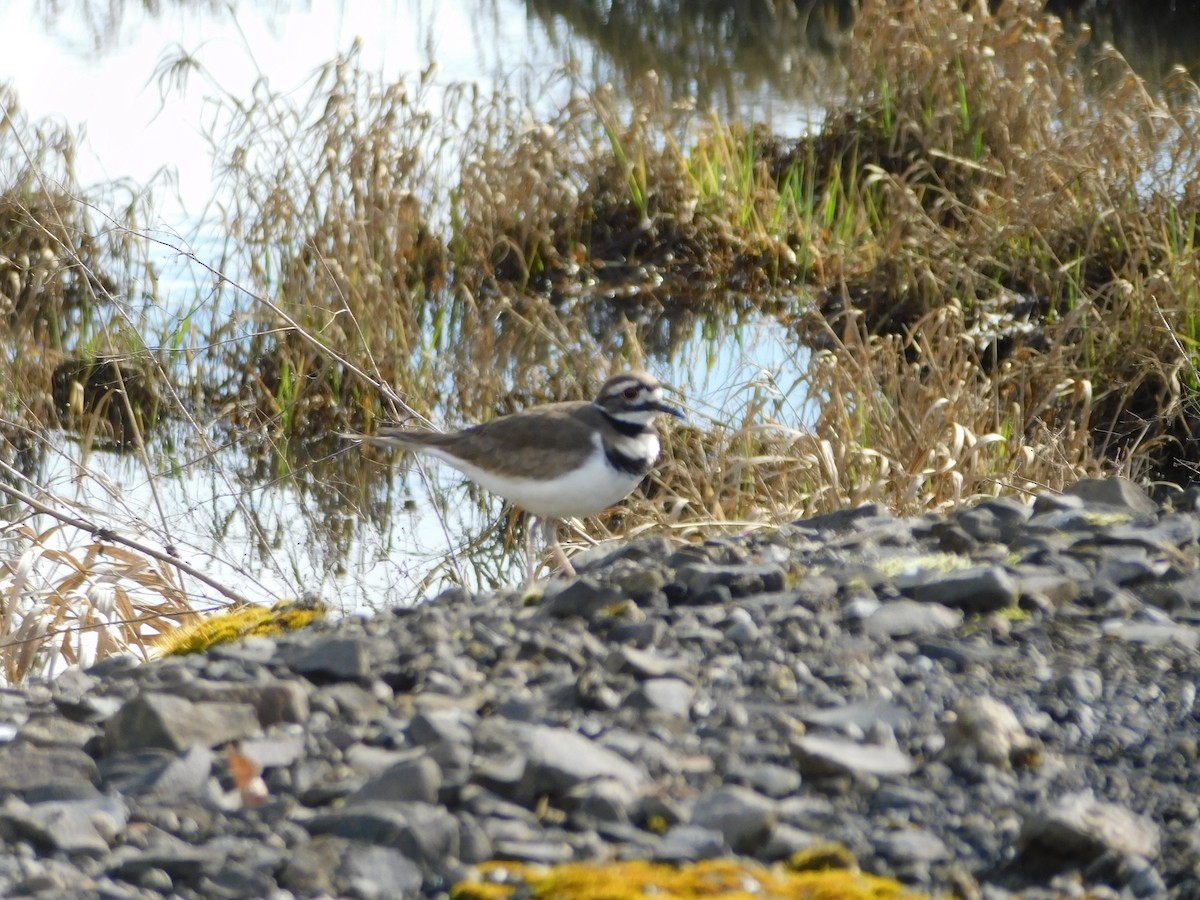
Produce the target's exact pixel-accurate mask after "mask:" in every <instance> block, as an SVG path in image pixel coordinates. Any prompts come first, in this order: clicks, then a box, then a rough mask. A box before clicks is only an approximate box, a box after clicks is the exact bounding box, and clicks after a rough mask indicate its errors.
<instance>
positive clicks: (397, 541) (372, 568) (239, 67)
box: [0, 0, 836, 610]
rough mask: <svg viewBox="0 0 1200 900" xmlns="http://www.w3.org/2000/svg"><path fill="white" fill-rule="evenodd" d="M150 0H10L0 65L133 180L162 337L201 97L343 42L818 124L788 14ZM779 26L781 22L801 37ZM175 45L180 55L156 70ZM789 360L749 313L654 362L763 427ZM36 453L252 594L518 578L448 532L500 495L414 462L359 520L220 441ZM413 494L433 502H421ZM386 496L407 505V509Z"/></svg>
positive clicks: (181, 296) (134, 527)
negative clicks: (171, 449)
mask: <svg viewBox="0 0 1200 900" xmlns="http://www.w3.org/2000/svg"><path fill="white" fill-rule="evenodd" d="M158 6H159V7H160V8H159V11H158V12H155V13H151V12H148V11H147V10H146V8H145V7H146V5H145V4H135V3H127V4H123V3H121V2H120V0H114V2H111V3H109V2H104V3H89V2H87V0H76V2H74V3H71V4H69V5H67V6H64V5H63V4H51V3H47V2H45V0H41V2H39V0H10V2H8V3H6V4H4V5H3V7H2V8H0V34H4V35H7V36H10V37H11V36H13V35H19V36H20V39H18V40H11V39H10V40H9V41H7V42H6V52H5V53H4V54H3V55H0V80H5V81H9V82H12V83H13V84H14V85H15V87H16V90H17V92H18V96H19V98H20V102H21V104H22V107H23V110H24V112H25V114H26V115H27V116H29V117H30V119H32V120H38V119H42V118H46V117H49V118H52V119H55V120H59V121H63V122H66V123H68V124H69V125H71V126H72V127H76V128H79V129H80V130H81V132H82V134H83V141H82V144H81V151H80V153H79V156H78V158H77V160H76V170H77V173H78V175H79V177H80V179H81V181H82V182H83V183H85V184H88V183H99V182H107V181H112V180H120V179H127V180H129V181H130V182H131V183H132V184H134V185H151V186H153V188H154V206H153V217H152V219H151V221H150V222H149V223H148V224H149V229H150V232H151V234H152V235H153V236H155V237H157V238H159V239H161V240H162V241H163V243H162V244H154V245H153V250H152V262H153V263H154V264H155V265H156V266H157V267H158V269H159V270H160V272H161V278H160V285H159V287H160V298H161V300H162V304H161V307H153V308H146V309H144V310H138V311H137V312H138V314H139V315H146V316H148V317H150V319H149V320H148V324H149V327H150V328H151V330H152V331H157V332H162V333H169V332H171V331H172V330H173V329H174V327H175V325H176V324H177V323H178V322H179V320H180V319H181V317H182V315H183V312H184V311H186V310H189V309H192V308H193V307H194V306H195V305H196V303H197V302H198V301H197V298H198V297H199V298H201V299H203V298H204V297H205V296H206V290H207V289H206V288H205V283H206V282H211V280H212V277H211V273H209V272H208V271H207V270H205V269H203V268H202V267H200V266H197V265H196V263H194V262H193V261H192V260H191V259H189V258H188V257H187V256H186V255H184V254H182V253H180V252H179V250H178V249H176V248H180V249H183V250H189V251H191V252H194V253H195V255H196V256H197V257H198V258H199V259H201V260H204V261H212V260H216V259H217V258H218V250H219V247H220V244H221V235H220V234H217V233H214V231H213V228H212V226H211V223H209V224H206V221H207V220H206V219H205V215H206V212H208V211H209V210H210V209H211V207H210V204H212V203H213V202H214V200H219V198H218V197H215V196H214V194H215V192H216V190H217V189H216V179H215V177H214V173H213V168H212V163H213V160H212V158H211V144H210V138H209V136H208V135H209V133H210V132H211V130H212V128H213V124H214V121H215V120H216V117H217V115H218V110H219V108H220V107H219V103H220V102H228V98H245V97H249V96H250V95H251V93H252V91H253V90H254V87H255V85H256V84H258V83H266V84H267V85H269V86H270V87H271V88H272V89H275V90H281V91H284V92H285V93H290V94H294V95H297V96H306V95H307V93H308V91H309V90H310V89H311V84H312V80H313V78H314V73H315V72H316V71H318V69H319V68H320V67H321V66H322V65H323V64H325V63H326V62H327V61H329V60H330V59H332V58H334V57H335V56H337V55H338V54H341V53H346V52H348V51H350V50H351V49H354V52H356V53H357V54H358V58H359V60H360V63H361V65H362V67H363V68H364V69H365V70H367V71H373V72H378V73H379V74H380V75H381V76H382V77H383V78H385V79H399V78H403V77H413V76H414V74H415V73H418V72H421V71H423V70H425V69H427V67H429V66H430V65H431V64H436V66H437V73H436V76H435V78H436V83H437V84H439V85H451V84H454V83H460V82H469V83H472V84H476V85H478V86H479V88H480V90H481V91H483V92H485V93H488V92H491V91H494V90H505V91H512V92H514V93H516V94H518V95H519V96H522V97H524V99H525V102H527V103H528V105H529V107H530V109H531V115H533V116H535V117H536V115H537V113H538V111H539V110H547V109H555V108H557V106H558V105H559V104H561V102H562V100H563V97H562V95H560V94H555V93H554V92H553V91H551V92H545V91H543V90H542V89H543V87H544V86H545V85H547V84H557V85H558V86H559V87H558V89H559V90H562V91H567V90H569V86H570V83H571V82H570V80H561V81H558V82H555V81H554V80H553V79H551V78H550V74H551V73H553V72H555V71H558V70H561V69H563V68H564V67H566V68H570V69H571V70H572V71H575V72H577V73H579V75H578V76H577V78H578V81H579V82H580V83H584V84H596V83H599V82H601V81H605V80H613V81H615V82H617V83H618V85H619V90H620V91H627V90H628V89H629V86H630V85H631V84H633V83H635V82H636V81H637V79H638V78H640V77H641V76H642V75H643V74H644V72H645V71H646V70H647V69H651V68H653V69H655V70H656V71H658V72H659V73H660V74H659V77H660V78H661V79H662V81H663V83H664V84H665V85H666V90H667V93H668V94H669V95H670V96H671V97H672V98H674V99H675V100H676V101H677V102H680V103H685V102H699V103H701V104H708V105H712V106H714V107H716V108H717V109H719V110H720V111H721V112H722V114H723V116H724V117H725V118H726V119H733V120H742V121H753V122H761V123H765V124H767V125H768V126H770V127H772V128H773V129H775V130H776V131H778V132H780V133H783V134H789V135H793V136H794V135H798V134H801V133H803V132H804V131H805V130H806V129H808V128H809V127H810V126H811V125H812V123H813V122H815V121H818V120H819V118H820V110H821V104H820V98H821V96H822V90H823V89H827V88H828V87H829V85H828V81H827V79H828V78H829V77H831V76H832V71H833V69H832V67H828V66H823V65H822V64H821V62H820V60H821V57H819V56H814V55H813V54H812V53H811V52H810V51H807V50H806V49H805V48H804V46H803V45H804V41H803V36H804V35H805V34H808V35H810V36H811V28H810V27H808V26H807V25H804V24H803V23H802V24H801V25H798V26H797V25H794V23H793V24H792V25H789V24H788V23H787V22H783V23H778V27H776V26H775V25H772V24H771V23H766V25H765V26H764V25H763V23H756V22H754V21H753V20H749V21H748V22H743V23H742V24H741V26H740V27H735V26H731V25H729V23H730V22H732V21H733V19H722V18H720V17H718V16H715V15H714V16H713V17H711V18H703V17H701V18H697V19H696V20H695V21H694V22H669V23H668V22H654V21H640V22H638V21H620V20H618V16H619V14H620V13H621V11H622V9H623V8H622V7H620V6H619V5H617V6H614V7H612V8H610V9H609V10H608V15H609V16H610V18H609V19H608V20H607V21H606V22H604V23H601V24H599V25H598V24H597V23H596V21H595V20H594V18H590V17H589V16H588V15H587V6H586V5H585V4H561V5H559V6H550V5H548V4H539V3H532V2H531V3H528V4H526V3H516V2H504V0H492V2H470V0H452V2H411V3H405V2H399V0H355V2H353V3H343V2H335V0H311V2H286V0H277V2H256V3H241V4H238V5H237V6H236V8H235V9H234V10H232V11H231V9H230V8H229V7H228V6H225V5H223V4H217V3H189V2H176V3H167V4H160V5H158ZM810 24H811V23H810ZM789 27H790V28H799V29H800V32H799V33H800V37H801V39H793V37H794V35H792V34H790V33H788V32H787V30H786V29H787V28H789ZM660 29H661V30H663V31H666V30H667V29H674V30H673V31H672V33H671V36H670V40H663V41H662V42H661V45H662V46H665V47H672V48H675V50H676V52H673V53H669V54H666V55H663V54H661V53H659V54H658V55H657V56H656V55H655V54H654V52H653V51H654V48H655V46H656V41H655V39H654V35H655V34H656V33H657V32H658V30H660ZM806 29H807V30H806ZM772 30H773V31H774V34H773V39H774V40H775V42H776V43H775V44H774V45H772V46H771V49H770V50H769V51H767V52H764V51H763V50H762V49H761V46H758V45H756V44H754V43H753V41H752V40H751V39H752V38H753V39H761V38H762V34H763V33H770V32H771V31H772ZM825 37H826V38H827V39H834V38H836V34H833V33H826V34H825ZM180 60H187V61H189V65H186V66H182V67H175V66H174V64H175V63H177V62H179V61H180ZM192 62H194V63H195V64H196V65H195V66H194V67H193V66H192V65H191V64H190V63H192ZM184 73H186V74H187V76H188V77H187V78H181V77H178V76H180V75H182V74H184ZM822 76H824V77H822ZM437 96H438V94H437V92H436V91H434V92H432V93H431V95H430V99H431V100H432V101H436V99H437ZM222 98H225V99H224V100H222ZM226 274H229V275H232V276H233V277H235V278H237V277H239V273H238V272H230V273H226ZM232 311H233V310H232V309H227V308H219V309H216V310H215V311H213V310H210V313H213V312H215V314H216V315H228V314H231V313H232ZM155 316H157V317H158V318H154V317H155ZM806 366H807V356H806V355H804V354H802V353H799V352H798V351H797V341H796V339H795V337H794V336H793V335H791V334H790V333H789V331H788V329H787V328H786V327H785V326H783V325H781V324H779V323H777V322H775V321H774V320H772V319H770V318H753V319H750V320H748V321H745V322H741V323H738V324H737V326H736V337H735V336H734V331H733V329H731V330H729V331H726V332H724V333H723V334H718V335H715V336H714V335H712V334H708V333H706V332H705V331H704V329H702V328H701V327H700V326H697V328H696V332H695V333H694V334H693V335H692V336H691V337H690V338H689V340H687V341H686V342H685V343H684V345H683V346H682V347H681V348H678V349H677V351H676V353H675V355H674V357H673V358H672V359H670V360H661V361H656V363H655V370H656V373H657V374H659V375H660V376H661V377H662V378H663V380H664V381H666V382H668V383H670V384H673V385H674V386H676V387H677V388H679V390H680V393H681V395H682V398H683V399H684V400H685V402H686V403H687V405H688V406H689V407H690V409H691V412H692V415H693V417H694V418H695V420H696V421H699V422H700V423H704V422H706V421H713V422H721V421H724V420H725V419H726V418H728V417H729V415H730V414H731V408H732V405H733V404H736V403H737V402H738V398H739V397H740V396H742V394H743V392H744V391H745V389H746V385H748V384H752V383H756V384H759V385H760V386H762V387H763V389H765V390H769V391H774V390H781V391H783V392H784V394H785V395H786V396H785V398H784V399H785V401H786V402H784V403H782V404H781V409H782V410H784V411H785V415H783V416H782V417H781V424H782V425H783V426H785V427H790V428H797V429H802V428H804V427H805V426H806V425H807V424H808V423H811V422H812V421H813V419H814V417H815V410H814V408H813V400H812V399H811V398H808V397H806V396H804V394H803V390H802V387H801V386H800V385H799V384H798V379H799V377H800V376H801V375H802V373H803V372H804V370H805V367H806ZM706 417H709V418H706ZM444 424H447V425H457V424H460V423H457V422H453V421H450V422H446V423H444ZM56 450H57V452H56V453H55V454H53V455H52V456H51V457H50V461H49V463H48V464H47V467H46V469H45V471H44V472H43V473H42V475H41V476H40V477H39V482H40V483H41V484H42V485H43V486H45V487H48V488H50V489H52V490H53V491H55V492H56V493H58V494H60V495H62V496H64V497H67V498H69V499H71V500H72V501H74V502H77V503H79V504H81V505H82V506H84V507H85V508H86V509H87V510H88V511H89V514H90V515H91V516H93V517H94V518H95V520H96V522H97V524H102V525H104V526H106V527H111V528H114V529H120V530H122V531H130V532H136V533H138V534H141V535H143V536H144V537H145V539H146V540H147V541H148V542H154V543H156V544H157V545H161V546H165V545H166V544H168V543H169V544H171V545H173V546H177V547H179V548H181V549H182V550H183V552H184V553H185V555H186V558H188V559H189V561H192V562H194V563H195V564H197V565H202V566H203V567H204V568H205V570H206V571H208V572H209V573H210V574H211V575H213V577H215V578H217V579H218V580H220V581H221V582H222V583H226V584H230V585H232V586H235V588H236V590H238V591H239V592H241V593H243V594H245V595H246V596H248V597H251V598H253V599H258V600H262V599H267V598H269V597H279V596H288V595H292V596H294V595H298V594H299V593H301V592H302V591H305V590H315V591H317V592H318V593H320V594H322V595H323V596H325V597H326V598H327V599H330V600H331V601H333V602H334V604H335V605H337V606H339V607H340V608H342V609H344V610H355V609H378V608H381V607H383V606H386V605H390V604H394V603H403V602H411V601H412V600H413V599H414V598H416V597H419V596H422V595H426V594H429V593H431V592H433V591H436V590H437V588H438V587H439V586H441V585H443V584H444V583H446V581H447V580H457V579H460V578H461V579H462V580H465V581H466V582H467V583H468V584H478V583H480V582H481V581H483V580H488V579H495V580H508V581H509V582H512V583H515V582H517V581H519V577H520V569H521V558H520V554H519V552H518V553H514V554H510V555H504V554H501V555H500V556H499V557H495V554H493V556H494V557H495V558H494V561H491V562H488V563H486V564H484V565H482V566H474V567H473V566H472V564H471V563H470V562H468V559H469V558H470V557H471V556H472V555H473V554H474V553H475V551H474V550H468V549H466V548H467V545H468V544H469V543H470V541H471V540H472V538H474V537H475V536H477V535H479V534H481V533H484V532H486V530H487V526H488V525H489V524H490V523H491V522H492V521H493V520H495V519H496V518H497V517H498V515H499V510H500V504H499V502H498V501H494V502H492V503H491V504H490V505H487V506H486V507H485V508H484V509H485V510H486V511H481V509H480V507H479V506H478V505H477V504H476V503H474V502H472V501H471V500H470V498H469V497H468V492H467V490H466V489H465V488H464V487H463V486H462V479H461V477H460V476H459V475H457V473H454V472H453V471H452V470H449V469H448V468H446V467H439V466H437V465H436V464H431V465H430V466H429V467H428V468H427V469H411V468H408V467H404V468H400V469H398V470H397V474H396V475H395V476H393V477H392V478H390V479H388V480H386V481H385V482H384V484H383V486H382V487H381V488H380V493H381V494H382V497H383V498H384V499H383V500H381V501H380V502H379V504H378V508H379V509H381V510H385V511H386V513H387V514H386V515H383V514H380V515H378V516H376V517H375V518H372V517H371V516H370V515H368V513H369V512H370V511H371V510H372V509H374V508H375V506H376V504H367V503H361V502H360V503H358V505H357V506H356V505H355V504H351V505H350V506H348V507H347V508H346V509H345V510H344V512H340V511H339V510H338V505H337V499H336V496H332V497H331V496H329V495H326V494H322V493H321V491H320V490H319V488H322V487H325V486H321V485H317V486H310V487H308V488H305V489H298V488H297V480H296V479H292V478H284V477H274V476H273V474H272V473H271V472H262V471H258V472H252V467H251V466H248V465H246V464H244V463H243V462H241V461H240V460H238V459H235V457H234V456H233V455H231V454H229V453H227V452H226V453H217V454H216V455H214V456H208V455H207V454H205V453H198V454H197V456H196V457H195V460H194V462H193V463H191V464H189V465H188V466H186V467H185V468H184V469H183V470H182V471H178V472H164V471H157V470H156V469H155V468H154V467H153V465H151V467H150V468H149V469H147V467H146V466H144V465H142V464H141V463H139V461H137V460H136V459H134V458H132V457H129V456H117V455H114V454H109V453H102V452H93V453H91V454H90V455H89V456H87V457H86V458H84V456H83V451H82V449H81V448H80V447H79V446H78V445H77V444H75V443H71V442H67V443H64V444H63V445H61V446H60V447H58V448H56ZM343 452H346V451H343ZM81 463H82V464H83V468H82V469H81V468H80V465H81ZM247 473H251V474H247ZM301 480H302V479H301ZM152 487H153V488H155V489H156V490H157V492H158V496H157V497H155V495H154V492H153V491H152V490H151V488H152ZM434 497H446V498H448V503H447V504H446V505H445V506H444V508H443V509H442V510H441V511H440V513H439V512H438V511H436V510H435V509H434V508H433V505H432V504H433V501H432V498H434ZM406 499H411V500H412V501H413V504H412V507H411V508H410V509H407V510H406V509H403V508H402V507H403V506H404V501H405V500H406ZM376 500H379V498H378V497H377V498H376ZM359 513H363V515H362V516H361V517H360V516H359ZM139 523H144V527H141V526H140V525H139ZM364 523H365V524H364ZM492 549H493V550H494V547H493V548H492ZM185 582H186V579H185ZM188 587H189V590H191V591H192V592H193V593H194V596H195V597H196V598H197V600H198V601H199V602H198V603H197V605H201V606H202V605H204V604H205V603H209V602H211V603H213V604H218V603H221V602H224V601H223V599H222V598H220V597H219V596H216V595H214V594H213V592H212V591H211V590H210V589H208V588H206V587H205V586H203V585H199V584H189V585H188Z"/></svg>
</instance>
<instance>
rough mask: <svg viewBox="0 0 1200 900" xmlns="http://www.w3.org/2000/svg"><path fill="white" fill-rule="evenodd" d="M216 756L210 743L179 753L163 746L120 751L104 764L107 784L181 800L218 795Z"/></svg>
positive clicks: (134, 792) (127, 791) (126, 791)
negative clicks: (214, 776)
mask: <svg viewBox="0 0 1200 900" xmlns="http://www.w3.org/2000/svg"><path fill="white" fill-rule="evenodd" d="M214 760H215V756H214V754H213V752H212V751H211V750H209V749H208V748H207V747H204V746H194V747H189V748H188V749H187V750H186V751H184V752H183V753H179V754H177V753H173V752H171V751H169V750H159V749H150V750H143V751H141V752H137V753H133V752H125V753H117V754H113V755H111V756H108V757H106V758H105V759H104V760H103V761H102V763H101V765H102V772H103V774H104V782H105V785H106V786H108V787H111V788H114V789H116V790H119V791H121V792H122V793H123V794H127V795H132V796H146V797H153V798H155V799H158V800H162V801H167V802H171V803H176V804H178V803H182V802H184V801H186V800H193V799H206V800H213V799H214V794H213V788H214V787H215V783H214V782H211V781H210V779H211V777H212V768H213V762H214Z"/></svg>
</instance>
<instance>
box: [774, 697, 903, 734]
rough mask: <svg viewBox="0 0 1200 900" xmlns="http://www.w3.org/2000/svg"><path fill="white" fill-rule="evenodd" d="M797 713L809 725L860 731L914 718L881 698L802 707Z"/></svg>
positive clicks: (893, 725) (895, 724) (900, 707)
mask: <svg viewBox="0 0 1200 900" xmlns="http://www.w3.org/2000/svg"><path fill="white" fill-rule="evenodd" d="M796 715H797V718H799V719H800V720H801V721H802V722H806V723H808V724H809V725H820V726H822V727H824V728H837V729H845V728H847V727H853V728H856V729H858V730H860V731H868V730H870V729H871V728H872V727H873V726H875V725H877V724H883V725H887V726H888V727H889V728H895V727H896V726H897V725H900V724H902V723H904V722H907V721H910V720H911V719H912V714H911V713H910V712H909V711H908V710H906V709H905V708H904V707H902V706H900V705H898V704H896V703H892V702H891V701H890V700H881V699H873V700H863V701H860V702H858V703H846V704H844V705H842V706H826V707H822V708H821V709H801V710H799V711H798V712H797V713H796Z"/></svg>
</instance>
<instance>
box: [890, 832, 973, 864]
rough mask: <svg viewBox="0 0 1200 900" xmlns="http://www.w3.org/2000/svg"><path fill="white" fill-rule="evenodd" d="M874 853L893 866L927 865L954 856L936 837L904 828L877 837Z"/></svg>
mask: <svg viewBox="0 0 1200 900" xmlns="http://www.w3.org/2000/svg"><path fill="white" fill-rule="evenodd" d="M874 844H875V852H876V853H878V854H879V855H880V856H882V857H883V858H884V859H887V860H888V861H890V862H891V863H893V864H895V865H904V866H907V865H913V864H918V865H919V864H928V863H933V862H940V861H942V860H947V859H950V858H951V857H952V856H953V855H954V854H953V852H952V851H951V850H950V848H949V847H947V846H946V843H945V842H944V841H943V840H942V839H941V838H939V837H938V836H937V835H934V834H930V833H929V832H928V831H925V830H924V829H921V828H905V829H903V830H900V831H889V832H886V833H884V834H880V835H877V836H876V837H875V839H874Z"/></svg>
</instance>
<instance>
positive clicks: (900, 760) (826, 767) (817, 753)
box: [789, 735, 916, 778]
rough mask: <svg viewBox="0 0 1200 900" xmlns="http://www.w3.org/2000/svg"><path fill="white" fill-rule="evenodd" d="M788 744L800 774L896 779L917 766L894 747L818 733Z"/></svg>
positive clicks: (795, 739)
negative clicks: (823, 735)
mask: <svg viewBox="0 0 1200 900" xmlns="http://www.w3.org/2000/svg"><path fill="white" fill-rule="evenodd" d="M789 746H790V747H791V751H792V756H793V757H794V758H795V760H796V762H797V764H798V765H799V766H800V771H801V774H803V775H810V776H815V777H820V776H826V775H859V776H861V775H869V776H875V777H878V778H896V777H900V776H902V775H910V774H912V772H913V771H914V770H915V769H916V762H915V761H914V760H913V758H912V757H910V756H909V755H908V754H907V753H905V752H903V751H902V750H899V749H897V748H895V747H881V746H877V745H875V744H859V743H856V742H854V741H846V740H841V739H839V738H830V737H822V736H820V735H804V736H803V737H797V738H793V739H792V740H791V742H790V744H789Z"/></svg>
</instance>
